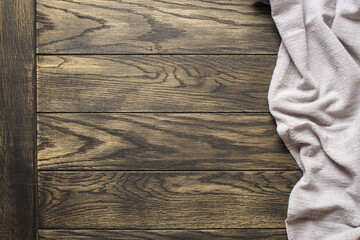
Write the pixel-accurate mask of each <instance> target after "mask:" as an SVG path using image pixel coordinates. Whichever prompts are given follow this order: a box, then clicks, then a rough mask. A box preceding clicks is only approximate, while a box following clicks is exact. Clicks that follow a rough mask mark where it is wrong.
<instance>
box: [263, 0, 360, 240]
mask: <svg viewBox="0 0 360 240" xmlns="http://www.w3.org/2000/svg"><path fill="white" fill-rule="evenodd" d="M270 4H271V11H272V16H273V19H274V21H275V23H276V26H277V28H278V30H279V33H280V35H281V37H282V43H281V46H280V49H279V55H278V60H277V65H276V68H275V71H274V74H273V78H272V81H271V84H270V89H269V95H268V97H269V108H270V111H271V114H272V115H273V116H274V118H275V120H276V123H277V131H278V133H279V135H280V137H281V138H282V139H283V141H284V143H285V145H286V146H287V148H288V149H289V151H290V152H291V154H292V155H293V157H294V158H295V160H296V162H297V163H298V165H299V167H300V168H301V169H302V170H303V173H304V175H303V177H302V178H301V179H300V181H299V182H298V183H297V184H296V185H295V187H294V189H293V190H292V192H291V194H290V199H289V208H288V215H287V219H286V221H285V223H286V228H287V233H288V237H289V239H290V240H293V239H296V240H308V239H311V240H312V239H316V240H318V239H326V240H335V239H336V240H356V239H360V179H359V176H360V0H338V1H335V0H270Z"/></svg>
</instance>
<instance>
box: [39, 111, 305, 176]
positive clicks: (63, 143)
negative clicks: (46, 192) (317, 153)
mask: <svg viewBox="0 0 360 240" xmlns="http://www.w3.org/2000/svg"><path fill="white" fill-rule="evenodd" d="M38 168H39V169H40V170H46V169H47V170H60V169H62V170H74V169H77V170H95V169H97V170H243V169H248V170H249V169H272V170H274V169H283V170H286V169H298V167H297V165H296V163H295V161H294V160H293V158H292V157H291V155H290V153H289V152H288V151H287V150H286V148H285V146H284V144H283V143H282V141H281V139H280V138H279V137H278V135H277V133H276V130H275V123H274V121H273V119H272V117H271V116H270V115H269V114H266V115H265V114H229V113H217V114H215V113H211V114H206V113H202V114H195V113H191V114H189V113H156V114H150V113H143V114H139V113H120V114H99V113H98V114H79V113H77V114H73V113H72V114H69V113H66V114H39V115H38Z"/></svg>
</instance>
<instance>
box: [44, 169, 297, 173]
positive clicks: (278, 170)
mask: <svg viewBox="0 0 360 240" xmlns="http://www.w3.org/2000/svg"><path fill="white" fill-rule="evenodd" d="M38 172H301V169H300V168H299V169H244V170H204V169H198V170H178V169H176V170H148V169H144V170H131V169H130V170H111V169H109V170H107V169H103V170H96V169H94V170H92V169H84V170H82V169H80V170H77V169H68V170H62V169H55V170H52V169H51V170H49V169H38Z"/></svg>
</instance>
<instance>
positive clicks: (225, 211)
mask: <svg viewBox="0 0 360 240" xmlns="http://www.w3.org/2000/svg"><path fill="white" fill-rule="evenodd" d="M299 177H300V171H292V172H289V171H270V172H262V171H255V172H252V171H245V172H236V171H235V172H234V171H230V172H229V171H228V172H222V171H215V172H214V171H213V172H206V171H197V172H192V171H176V172H174V171H173V172H167V171H156V172H151V171H145V172H144V171H140V172H134V171H131V172H112V171H103V172H94V171H86V172H78V171H70V172H69V171H67V172H62V171H40V172H39V187H38V194H39V216H40V217H39V227H40V228H56V229H58V228H76V229H78V228H85V229H109V230H111V229H164V228H166V229H189V228H190V229H194V228H284V227H285V225H284V220H285V218H286V210H287V202H288V196H289V193H290V191H291V189H292V187H293V186H294V185H295V183H296V182H297V181H298V180H299Z"/></svg>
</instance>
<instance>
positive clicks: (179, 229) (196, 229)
mask: <svg viewBox="0 0 360 240" xmlns="http://www.w3.org/2000/svg"><path fill="white" fill-rule="evenodd" d="M58 230H81V231H103V232H106V231H184V230H185V231H203V230H259V231H263V230H285V228H169V229H166V228H161V229H153V228H152V229H147V228H145V229H102V228H39V231H58Z"/></svg>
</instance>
